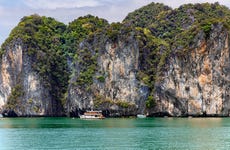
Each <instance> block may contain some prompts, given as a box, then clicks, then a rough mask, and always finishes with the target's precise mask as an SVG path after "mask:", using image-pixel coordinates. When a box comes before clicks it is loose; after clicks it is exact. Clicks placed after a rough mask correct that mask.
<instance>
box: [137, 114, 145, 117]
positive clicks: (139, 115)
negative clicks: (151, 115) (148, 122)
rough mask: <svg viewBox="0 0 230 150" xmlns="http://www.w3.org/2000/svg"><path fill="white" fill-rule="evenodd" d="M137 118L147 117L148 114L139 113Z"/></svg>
mask: <svg viewBox="0 0 230 150" xmlns="http://www.w3.org/2000/svg"><path fill="white" fill-rule="evenodd" d="M137 118H146V115H143V114H138V115H137Z"/></svg>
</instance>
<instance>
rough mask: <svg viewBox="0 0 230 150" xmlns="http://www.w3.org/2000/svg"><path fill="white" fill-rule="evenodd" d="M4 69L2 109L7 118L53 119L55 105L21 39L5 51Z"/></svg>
mask: <svg viewBox="0 0 230 150" xmlns="http://www.w3.org/2000/svg"><path fill="white" fill-rule="evenodd" d="M1 60H2V61H1V65H0V83H1V86H0V108H1V109H2V111H3V114H4V115H5V116H12V115H13V116H14V115H15V116H16V115H17V116H52V115H55V114H56V112H55V111H53V107H52V105H53V103H52V99H51V96H50V94H49V92H48V91H49V90H47V88H46V87H45V86H44V84H43V81H42V78H41V77H39V75H38V74H37V72H35V71H33V69H32V66H31V64H32V60H31V58H30V57H29V56H28V54H27V48H26V47H25V46H24V44H23V43H22V41H21V40H20V39H17V40H14V41H12V42H11V43H10V45H8V46H7V47H5V53H4V54H3V55H2V58H1Z"/></svg>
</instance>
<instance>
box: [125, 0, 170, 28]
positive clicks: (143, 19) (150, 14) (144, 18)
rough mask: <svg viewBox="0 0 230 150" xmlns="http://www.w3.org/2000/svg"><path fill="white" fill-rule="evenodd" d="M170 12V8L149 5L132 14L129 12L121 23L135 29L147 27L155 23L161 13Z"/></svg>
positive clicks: (156, 4)
mask: <svg viewBox="0 0 230 150" xmlns="http://www.w3.org/2000/svg"><path fill="white" fill-rule="evenodd" d="M169 10H171V8H170V7H168V6H165V5H164V4H161V3H154V2H153V3H151V4H149V5H147V6H144V7H142V8H140V9H138V10H136V11H134V12H131V13H129V14H128V15H127V17H126V18H125V19H124V21H123V23H127V24H130V25H134V26H136V27H147V26H149V25H151V24H152V23H154V22H155V21H156V19H157V18H156V17H157V16H158V15H159V13H161V12H163V11H169Z"/></svg>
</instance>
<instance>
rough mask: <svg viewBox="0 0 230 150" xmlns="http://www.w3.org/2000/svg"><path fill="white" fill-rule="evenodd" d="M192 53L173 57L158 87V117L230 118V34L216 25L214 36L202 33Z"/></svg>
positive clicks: (212, 30)
mask: <svg viewBox="0 0 230 150" xmlns="http://www.w3.org/2000/svg"><path fill="white" fill-rule="evenodd" d="M194 41H195V44H194V45H193V46H192V47H193V49H191V50H190V51H189V52H188V53H185V55H179V54H178V53H177V52H175V53H173V54H172V55H171V57H170V58H169V60H168V66H167V67H168V69H167V71H165V72H164V75H163V76H162V77H161V80H160V81H159V82H158V83H156V85H155V86H156V93H155V99H156V103H157V105H156V107H155V109H154V110H153V111H152V115H154V113H157V112H158V113H159V112H161V113H164V114H168V115H171V116H186V115H192V116H206V115H208V116H229V110H230V107H229V106H230V99H229V94H230V93H229V86H230V85H229V81H230V80H229V62H230V60H229V56H230V55H229V33H228V31H227V30H226V28H224V27H223V24H216V25H213V26H212V28H211V31H210V36H209V37H208V38H205V33H204V32H202V31H201V32H200V33H199V34H198V35H197V36H196V37H195V39H194Z"/></svg>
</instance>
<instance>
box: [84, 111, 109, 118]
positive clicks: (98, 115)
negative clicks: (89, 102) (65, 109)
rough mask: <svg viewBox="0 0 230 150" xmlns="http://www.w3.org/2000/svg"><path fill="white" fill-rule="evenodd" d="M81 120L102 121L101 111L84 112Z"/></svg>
mask: <svg viewBox="0 0 230 150" xmlns="http://www.w3.org/2000/svg"><path fill="white" fill-rule="evenodd" d="M80 118H81V119H104V118H105V117H104V116H103V115H102V111H86V112H85V113H84V115H80Z"/></svg>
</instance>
